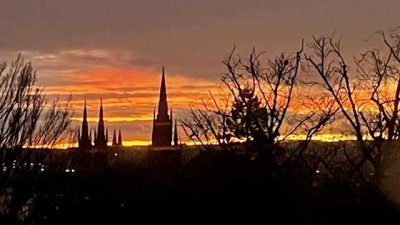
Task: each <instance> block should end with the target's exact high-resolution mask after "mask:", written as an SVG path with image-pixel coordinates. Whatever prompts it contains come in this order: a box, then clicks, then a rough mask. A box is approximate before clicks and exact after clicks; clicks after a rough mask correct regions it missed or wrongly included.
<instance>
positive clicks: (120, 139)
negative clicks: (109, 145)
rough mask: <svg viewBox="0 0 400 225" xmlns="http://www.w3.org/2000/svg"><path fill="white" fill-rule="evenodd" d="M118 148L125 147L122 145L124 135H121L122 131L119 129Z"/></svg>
mask: <svg viewBox="0 0 400 225" xmlns="http://www.w3.org/2000/svg"><path fill="white" fill-rule="evenodd" d="M117 146H118V147H123V145H122V133H121V129H119V131H118V142H117Z"/></svg>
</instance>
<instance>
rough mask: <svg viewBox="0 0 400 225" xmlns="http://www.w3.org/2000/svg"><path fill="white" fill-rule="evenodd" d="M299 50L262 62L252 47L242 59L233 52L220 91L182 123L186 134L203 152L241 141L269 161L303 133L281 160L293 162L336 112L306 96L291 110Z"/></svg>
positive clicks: (321, 100) (329, 104)
mask: <svg viewBox="0 0 400 225" xmlns="http://www.w3.org/2000/svg"><path fill="white" fill-rule="evenodd" d="M302 52H303V45H302V46H301V48H300V50H299V51H297V52H296V53H295V54H294V55H289V56H286V55H285V54H282V55H280V56H278V57H276V58H274V59H273V60H267V61H266V63H265V64H263V61H262V56H263V54H259V53H257V52H256V51H255V50H254V49H253V51H252V52H251V53H250V55H249V57H248V58H244V57H241V56H240V55H239V54H236V49H235V48H234V49H233V50H232V52H231V53H230V54H228V55H227V57H226V58H225V60H224V61H223V64H224V65H225V67H226V69H227V72H226V73H225V74H223V75H222V78H221V82H222V91H221V92H220V93H218V94H217V95H214V94H212V93H210V99H211V100H209V101H205V100H203V101H202V107H200V108H193V107H192V109H191V111H190V116H189V117H188V118H186V120H184V121H182V125H183V128H184V131H185V133H186V135H187V136H188V137H189V138H190V139H192V140H193V141H195V142H196V143H200V144H201V145H202V146H203V147H204V148H214V149H215V148H217V147H216V146H210V144H216V145H217V146H218V148H223V149H227V148H231V147H232V146H237V145H236V143H237V142H242V144H241V146H242V147H244V148H245V149H246V150H254V151H256V153H258V154H264V155H266V157H267V159H269V160H271V161H273V160H272V158H273V156H272V155H273V154H276V153H278V154H286V152H282V151H278V150H277V149H281V148H280V147H278V145H277V144H278V143H282V142H283V141H285V140H286V139H287V138H288V137H290V136H291V135H293V134H295V133H296V132H297V131H299V130H301V129H302V130H303V131H304V132H303V133H304V135H305V136H306V138H305V140H304V141H302V142H300V145H299V146H298V147H297V148H296V149H295V150H294V151H293V152H292V153H291V154H290V156H288V157H286V156H283V157H281V158H282V159H283V161H288V162H289V161H292V160H294V159H296V158H298V156H299V155H301V154H302V153H303V152H304V150H305V149H306V148H307V146H308V144H309V142H310V141H311V138H312V136H314V135H315V134H316V133H318V132H319V131H320V130H321V129H322V127H323V126H324V125H325V124H326V123H327V122H328V121H329V120H330V119H331V117H332V116H333V115H334V114H335V112H336V111H337V107H336V106H335V104H334V102H332V101H325V100H324V99H326V98H325V97H320V96H311V95H310V96H303V97H304V98H308V100H309V101H308V102H309V103H308V104H307V105H305V106H304V105H303V110H302V112H298V110H296V109H294V108H293V106H292V101H293V98H294V94H295V89H297V87H298V85H299V83H300V82H299V80H298V74H299V72H300V69H301V57H302ZM296 97H299V96H296ZM289 118H290V119H289ZM283 127H285V131H284V132H283V130H284V128H283Z"/></svg>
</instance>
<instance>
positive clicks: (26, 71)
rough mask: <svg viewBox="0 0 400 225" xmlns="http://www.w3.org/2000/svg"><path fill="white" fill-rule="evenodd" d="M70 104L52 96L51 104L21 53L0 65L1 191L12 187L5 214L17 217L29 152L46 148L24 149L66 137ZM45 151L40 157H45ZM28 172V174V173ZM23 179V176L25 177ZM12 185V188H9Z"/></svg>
mask: <svg viewBox="0 0 400 225" xmlns="http://www.w3.org/2000/svg"><path fill="white" fill-rule="evenodd" d="M70 117H71V111H70V105H69V100H68V101H67V103H65V104H64V103H60V102H59V101H57V100H54V101H53V102H52V103H51V104H50V105H49V104H48V100H47V99H46V95H45V89H44V88H43V87H40V86H39V85H37V83H36V71H35V70H34V68H33V66H32V65H31V63H30V62H25V61H24V59H23V58H22V56H21V55H18V57H17V58H16V60H15V61H13V62H12V63H11V64H10V65H8V64H7V63H5V62H3V63H1V65H0V162H1V168H0V191H1V192H0V193H1V194H4V193H6V192H9V191H10V190H12V201H11V203H10V204H9V207H8V211H7V214H8V217H9V218H14V219H15V218H16V215H17V213H18V210H19V207H20V206H21V204H22V203H23V201H24V200H26V199H24V198H23V197H22V196H27V195H26V193H25V194H22V192H24V191H27V190H30V191H31V190H32V187H26V186H24V184H25V185H27V183H26V182H24V179H27V177H29V179H32V171H39V169H40V168H38V167H37V166H31V165H33V164H30V163H29V162H30V161H29V160H30V159H31V157H32V154H39V155H40V154H43V153H45V151H40V150H37V151H35V153H33V152H34V151H26V150H25V149H29V148H32V147H41V148H48V149H51V148H53V147H54V146H55V144H57V143H58V142H59V141H61V140H62V139H63V138H65V137H66V133H67V131H68V128H69V125H70V122H71V120H70ZM45 157H46V154H45V155H40V156H39V158H42V159H44V158H45ZM29 174H30V175H29ZM25 181H26V180H25ZM10 188H11V189H10Z"/></svg>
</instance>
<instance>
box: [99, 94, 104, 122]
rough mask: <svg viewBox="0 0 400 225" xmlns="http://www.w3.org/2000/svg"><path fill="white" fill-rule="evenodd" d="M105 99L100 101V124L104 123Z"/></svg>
mask: <svg viewBox="0 0 400 225" xmlns="http://www.w3.org/2000/svg"><path fill="white" fill-rule="evenodd" d="M103 116H104V115H103V98H101V99H100V112H99V122H103V121H104V120H103Z"/></svg>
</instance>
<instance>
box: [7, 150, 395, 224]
mask: <svg viewBox="0 0 400 225" xmlns="http://www.w3.org/2000/svg"><path fill="white" fill-rule="evenodd" d="M75 154H76V153H75ZM132 154H134V156H132V157H133V158H134V159H128V158H129V157H128V155H132ZM176 154H181V153H180V152H179V153H178V152H177V153H176ZM149 156H150V155H147V152H145V151H142V152H136V153H129V152H128V151H120V152H118V157H116V156H115V155H114V153H113V152H112V153H111V152H109V153H96V154H95V155H90V156H88V155H86V156H85V155H80V158H79V160H78V162H77V163H75V169H76V172H75V173H71V172H69V173H66V172H65V171H64V169H60V170H59V171H58V172H43V173H40V175H38V176H37V177H36V179H31V180H28V181H25V182H26V183H25V184H24V186H23V187H24V188H27V189H30V191H29V192H26V193H32V194H31V195H30V196H27V198H26V199H28V200H27V201H26V203H24V204H22V207H21V209H20V210H19V213H18V217H19V218H18V219H17V221H16V220H12V219H10V218H6V217H5V218H2V221H0V222H1V224H13V223H16V224H81V223H90V224H94V223H100V222H101V223H104V222H108V223H112V224H133V223H135V222H139V221H143V219H144V220H145V221H148V222H155V221H164V222H167V221H171V222H185V223H187V222H190V221H196V222H197V221H201V222H207V223H209V222H228V221H237V222H238V221H239V220H242V221H244V222H246V223H252V222H254V223H255V222H256V221H259V222H263V223H276V222H279V223H284V224H286V223H288V224H370V223H376V224H392V223H395V222H397V221H400V211H399V209H398V208H397V207H396V206H395V205H394V204H393V203H392V202H391V201H389V200H388V199H386V197H385V196H384V195H383V194H381V192H380V191H379V190H378V189H376V188H373V187H370V186H366V185H356V184H354V185H349V183H346V182H343V183H340V182H337V181H335V180H333V179H324V180H322V179H321V180H318V178H316V177H315V176H314V177H310V176H309V175H307V174H306V173H303V172H302V170H301V168H299V167H297V168H296V169H293V170H287V171H283V172H275V171H271V168H269V167H267V166H266V163H265V162H264V161H263V159H260V158H256V159H253V160H251V159H249V158H248V157H246V156H245V155H241V154H236V153H232V152H226V151H206V152H201V153H199V154H198V155H196V156H195V157H192V158H191V159H190V160H188V161H186V162H182V163H180V164H179V163H177V162H176V161H175V160H171V157H165V156H160V157H161V159H162V158H163V157H165V160H164V161H154V160H153V159H154V158H152V159H149V158H148V157H149ZM93 157H95V158H97V159H98V158H103V159H107V160H98V161H97V165H96V167H95V168H93V170H86V171H85V170H84V169H83V167H82V169H78V168H79V166H82V165H85V166H86V167H88V166H89V165H90V163H91V162H90V161H91V160H92V159H93ZM151 157H157V155H151ZM75 158H76V156H75ZM117 158H118V159H117ZM182 158H184V157H182ZM69 166H71V164H70V165H69ZM32 188H34V189H33V190H32ZM274 221H276V222H274Z"/></svg>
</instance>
